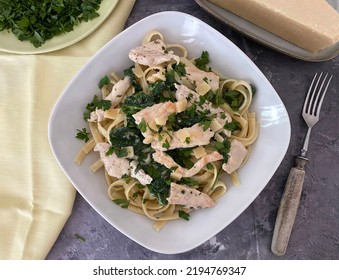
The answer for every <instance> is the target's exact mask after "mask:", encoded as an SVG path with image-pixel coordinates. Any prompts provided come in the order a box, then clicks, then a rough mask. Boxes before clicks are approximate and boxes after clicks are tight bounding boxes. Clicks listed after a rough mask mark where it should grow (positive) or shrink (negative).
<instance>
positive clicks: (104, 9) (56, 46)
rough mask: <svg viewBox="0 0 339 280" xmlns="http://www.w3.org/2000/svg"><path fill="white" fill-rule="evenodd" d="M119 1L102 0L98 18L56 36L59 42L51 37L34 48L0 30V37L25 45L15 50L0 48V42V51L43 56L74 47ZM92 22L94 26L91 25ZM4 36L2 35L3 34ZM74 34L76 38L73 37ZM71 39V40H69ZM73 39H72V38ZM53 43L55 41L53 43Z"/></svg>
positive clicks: (103, 19) (91, 31) (94, 29)
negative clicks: (7, 37) (78, 30)
mask: <svg viewBox="0 0 339 280" xmlns="http://www.w3.org/2000/svg"><path fill="white" fill-rule="evenodd" d="M118 2H119V0H103V1H102V2H101V4H100V8H99V10H98V13H99V17H97V18H94V19H93V20H90V21H87V22H81V23H80V24H79V25H78V26H74V30H72V31H70V32H67V33H65V34H60V35H58V36H57V38H58V39H60V38H62V40H61V42H57V43H53V39H55V38H56V37H53V38H51V39H49V40H47V41H46V42H45V43H44V44H43V45H42V46H40V47H38V48H35V47H34V46H33V45H32V44H31V43H30V42H28V41H20V40H19V39H18V38H17V37H16V36H15V35H14V34H13V33H12V32H11V31H9V30H2V31H0V37H1V36H10V37H11V38H12V39H11V40H13V42H16V43H17V45H20V44H25V45H27V48H26V50H22V49H21V48H20V49H16V48H14V49H13V48H8V47H4V46H1V41H0V51H2V52H5V53H9V54H22V55H25V54H43V53H50V52H54V51H57V50H61V49H64V48H66V47H69V46H71V45H74V44H76V43H78V42H80V41H81V40H83V39H85V38H86V37H88V36H89V35H91V34H92V33H93V32H95V31H96V30H97V29H98V28H99V27H100V26H101V25H102V24H103V23H104V22H105V20H106V19H107V18H108V17H109V16H110V14H111V13H112V12H113V10H114V9H115V8H116V7H117V4H118ZM93 21H94V24H93ZM84 24H85V25H89V26H90V28H88V29H87V30H85V32H82V33H80V32H79V35H78V34H76V32H77V28H78V27H82V28H84V27H83V25H84ZM5 33H6V35H2V34H5ZM74 34H76V36H75V37H74ZM69 37H71V39H69ZM72 37H74V38H72ZM54 42H55V41H54Z"/></svg>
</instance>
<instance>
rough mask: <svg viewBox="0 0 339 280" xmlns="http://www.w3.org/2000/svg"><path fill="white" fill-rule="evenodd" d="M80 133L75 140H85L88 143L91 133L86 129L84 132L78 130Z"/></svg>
mask: <svg viewBox="0 0 339 280" xmlns="http://www.w3.org/2000/svg"><path fill="white" fill-rule="evenodd" d="M77 131H78V133H77V135H76V136H75V138H77V139H80V140H84V141H85V142H87V141H88V140H89V135H90V133H89V132H87V129H86V128H83V129H82V130H80V129H77Z"/></svg>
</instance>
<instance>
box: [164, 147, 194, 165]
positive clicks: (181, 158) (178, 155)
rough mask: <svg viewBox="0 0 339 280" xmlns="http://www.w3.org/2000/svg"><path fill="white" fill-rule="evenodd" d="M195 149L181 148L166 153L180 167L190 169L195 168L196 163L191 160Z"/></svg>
mask: <svg viewBox="0 0 339 280" xmlns="http://www.w3.org/2000/svg"><path fill="white" fill-rule="evenodd" d="M192 151H193V148H179V149H174V150H169V151H167V152H166V153H167V154H168V155H169V156H170V157H171V158H173V159H174V161H175V162H176V163H177V164H179V165H180V166H182V167H184V168H187V169H190V168H192V167H193V165H194V163H193V161H192V160H191V156H192Z"/></svg>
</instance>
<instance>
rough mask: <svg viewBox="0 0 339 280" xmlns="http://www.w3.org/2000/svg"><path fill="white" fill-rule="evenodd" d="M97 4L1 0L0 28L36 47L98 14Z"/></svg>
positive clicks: (91, 1) (87, 0) (93, 0)
mask: <svg viewBox="0 0 339 280" xmlns="http://www.w3.org/2000/svg"><path fill="white" fill-rule="evenodd" d="M100 4H101V0H72V1H70V0H48V1H46V0H44V1H41V0H29V1H22V0H1V5H0V31H3V30H8V31H11V32H12V33H13V34H14V35H15V36H16V37H17V38H18V39H19V40H20V41H29V42H30V43H31V44H33V46H34V47H36V48H38V47H40V46H42V45H43V44H44V43H45V42H46V41H47V40H49V39H51V38H53V37H55V36H57V35H60V34H65V33H68V32H71V31H72V30H73V28H74V27H75V26H77V25H79V24H80V23H81V22H83V21H85V22H86V21H89V20H92V19H94V18H96V17H98V16H99V13H98V12H97V11H98V9H99V7H100Z"/></svg>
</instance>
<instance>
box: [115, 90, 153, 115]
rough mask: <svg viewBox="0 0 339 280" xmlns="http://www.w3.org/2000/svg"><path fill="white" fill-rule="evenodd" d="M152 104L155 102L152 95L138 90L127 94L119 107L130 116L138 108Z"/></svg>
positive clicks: (138, 109) (137, 110)
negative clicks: (129, 94)
mask: <svg viewBox="0 0 339 280" xmlns="http://www.w3.org/2000/svg"><path fill="white" fill-rule="evenodd" d="M154 104H155V102H154V98H153V96H151V95H147V94H145V93H143V92H142V91H140V92H137V93H135V94H133V95H131V96H128V97H127V98H126V99H125V101H124V103H123V104H122V106H121V109H122V111H123V112H124V113H125V114H126V115H127V116H131V115H133V114H135V113H137V112H139V111H140V110H142V109H144V108H146V107H149V106H152V105H154Z"/></svg>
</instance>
